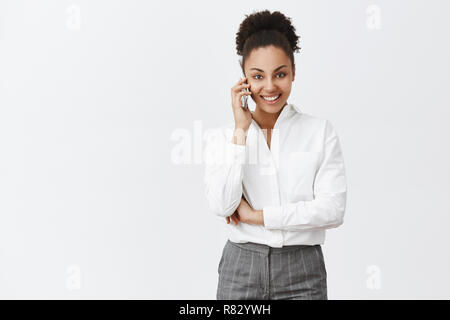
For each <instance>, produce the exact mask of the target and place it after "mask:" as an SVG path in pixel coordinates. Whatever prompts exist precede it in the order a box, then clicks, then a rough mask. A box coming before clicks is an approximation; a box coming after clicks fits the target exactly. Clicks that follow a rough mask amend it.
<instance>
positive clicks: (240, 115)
mask: <svg viewBox="0 0 450 320" xmlns="http://www.w3.org/2000/svg"><path fill="white" fill-rule="evenodd" d="M246 81H247V78H242V79H240V80H239V81H238V82H237V83H236V85H234V86H233V87H232V88H231V105H232V107H233V115H234V124H235V128H236V129H242V130H244V131H247V130H248V128H249V127H250V124H251V123H252V113H251V112H250V109H249V108H248V107H246V108H242V107H241V97H242V96H243V95H251V94H252V93H251V92H250V91H247V90H245V91H241V90H242V89H245V88H248V89H250V85H249V84H247V83H246Z"/></svg>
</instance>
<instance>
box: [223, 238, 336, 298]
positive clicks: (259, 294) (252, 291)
mask: <svg viewBox="0 0 450 320" xmlns="http://www.w3.org/2000/svg"><path fill="white" fill-rule="evenodd" d="M218 273H219V283H218V286H217V299H218V300H238V299H239V300H246V299H247V300H248V299H255V300H261V299H270V300H276V299H284V300H288V299H289V300H291V299H292V300H294V299H314V300H327V299H328V298H327V280H326V279H327V273H326V269H325V262H324V258H323V253H322V247H321V246H320V245H313V246H310V245H295V246H284V247H282V248H272V247H270V246H267V245H264V244H259V243H253V242H247V243H235V242H232V241H230V240H228V241H227V243H226V244H225V247H224V248H223V252H222V257H221V259H220V262H219V267H218Z"/></svg>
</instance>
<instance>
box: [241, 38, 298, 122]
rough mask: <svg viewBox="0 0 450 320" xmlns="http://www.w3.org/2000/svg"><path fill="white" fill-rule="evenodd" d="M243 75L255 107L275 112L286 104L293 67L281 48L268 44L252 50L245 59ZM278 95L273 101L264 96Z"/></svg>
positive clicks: (293, 72) (293, 74)
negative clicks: (248, 85)
mask: <svg viewBox="0 0 450 320" xmlns="http://www.w3.org/2000/svg"><path fill="white" fill-rule="evenodd" d="M245 76H246V77H247V81H248V83H249V84H250V88H249V89H250V91H251V92H252V95H251V97H252V99H253V101H255V103H256V107H257V108H260V109H261V110H262V111H264V112H267V113H277V112H279V111H280V110H281V109H282V108H283V107H284V106H285V105H286V102H287V99H288V97H289V94H290V93H291V86H292V81H294V77H295V69H293V68H292V64H291V59H290V58H289V57H288V56H287V55H286V53H284V51H283V50H282V49H280V48H277V47H275V46H268V47H264V48H263V47H262V48H258V49H254V50H252V52H251V53H250V55H249V56H248V57H247V59H246V60H245ZM278 95H280V96H279V97H278V98H277V99H276V100H275V101H273V102H272V101H268V99H265V98H264V97H266V98H272V97H276V96H278Z"/></svg>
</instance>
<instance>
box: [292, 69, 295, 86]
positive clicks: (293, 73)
mask: <svg viewBox="0 0 450 320" xmlns="http://www.w3.org/2000/svg"><path fill="white" fill-rule="evenodd" d="M294 79H295V67H294V69H292V82H294Z"/></svg>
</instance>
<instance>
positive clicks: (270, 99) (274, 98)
mask: <svg viewBox="0 0 450 320" xmlns="http://www.w3.org/2000/svg"><path fill="white" fill-rule="evenodd" d="M279 96H280V95H277V96H274V97H271V98H268V97H264V96H263V98H264V100H267V101H274V100H277V99H278V97H279Z"/></svg>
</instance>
